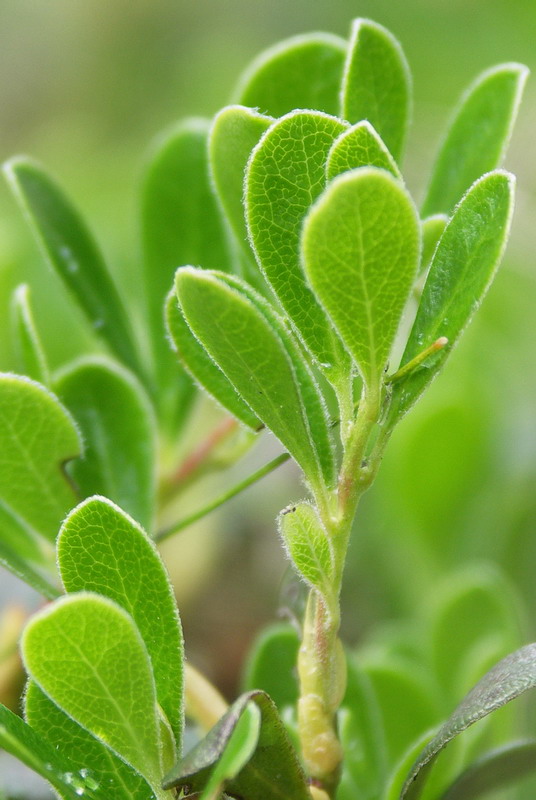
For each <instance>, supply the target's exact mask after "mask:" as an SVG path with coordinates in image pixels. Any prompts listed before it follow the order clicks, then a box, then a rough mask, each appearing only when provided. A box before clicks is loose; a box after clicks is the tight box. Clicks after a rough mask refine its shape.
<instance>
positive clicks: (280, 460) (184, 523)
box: [154, 453, 290, 543]
mask: <svg viewBox="0 0 536 800" xmlns="http://www.w3.org/2000/svg"><path fill="white" fill-rule="evenodd" d="M289 458H290V456H289V454H288V453H281V455H279V456H277V457H276V458H273V459H272V460H271V461H269V462H268V464H265V465H264V467H261V468H260V469H258V470H257V471H256V472H254V473H253V474H252V475H249V476H248V477H247V478H244V480H243V481H240V483H237V484H236V486H233V487H232V489H228V490H227V491H226V492H224V493H223V494H221V495H220V496H219V497H217V498H216V499H215V500H213V501H212V502H211V503H208V504H207V505H206V506H203V508H200V509H199V510H198V511H194V513H193V514H189V515H188V516H187V517H184V519H181V520H179V521H178V522H175V523H174V524H173V525H170V526H169V527H168V528H163V529H162V530H160V531H158V533H157V534H156V535H155V537H154V541H155V542H157V543H158V542H163V541H165V540H166V539H169V537H170V536H173V535H174V534H175V533H179V532H180V531H182V530H184V528H187V527H188V526H189V525H192V524H193V523H194V522H197V520H199V519H202V518H203V517H206V516H207V514H210V512H211V511H214V510H215V509H216V508H219V507H220V506H222V505H223V504H224V503H226V502H227V501H228V500H230V499H231V498H232V497H236V495H237V494H240V492H243V491H244V489H247V488H248V487H249V486H252V485H253V484H254V483H257V481H259V480H260V479H261V478H264V476H265V475H268V474H269V473H270V472H273V471H274V469H277V467H279V466H280V465H281V464H284V463H285V461H288V460H289Z"/></svg>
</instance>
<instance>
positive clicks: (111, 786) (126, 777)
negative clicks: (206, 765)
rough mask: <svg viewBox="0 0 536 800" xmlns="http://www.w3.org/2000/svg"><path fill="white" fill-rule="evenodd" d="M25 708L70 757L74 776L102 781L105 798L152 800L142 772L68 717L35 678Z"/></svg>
mask: <svg viewBox="0 0 536 800" xmlns="http://www.w3.org/2000/svg"><path fill="white" fill-rule="evenodd" d="M24 711H25V718H26V721H27V722H28V723H29V725H30V726H31V728H32V730H33V731H35V732H36V733H37V734H38V735H41V736H42V737H43V738H45V739H46V741H47V742H48V744H49V745H51V746H52V747H53V748H54V749H55V751H56V752H61V753H62V755H64V756H65V757H66V758H68V759H69V761H70V762H71V764H72V767H71V773H72V774H73V775H76V774H77V773H78V775H79V776H83V777H84V778H85V781H86V782H87V781H88V779H89V780H90V781H91V780H93V781H94V782H95V783H96V784H97V783H98V787H99V789H98V796H99V797H102V798H103V800H107V798H109V797H110V796H112V797H113V798H114V800H152V798H153V793H152V791H151V789H150V788H149V785H148V783H147V782H146V781H145V780H144V779H143V778H142V777H141V775H138V773H137V772H134V770H133V769H132V768H131V767H129V766H128V765H127V764H125V762H124V761H122V760H121V759H120V758H118V757H117V756H116V755H115V754H114V753H112V751H111V750H109V749H108V748H107V747H106V746H105V745H104V744H102V742H100V741H99V740H98V739H96V738H95V737H94V736H92V735H91V734H90V733H89V732H88V731H87V730H86V729H85V728H82V727H81V726H80V725H78V723H77V722H75V721H74V720H73V719H71V718H70V717H68V716H67V714H65V713H64V712H63V711H62V710H61V709H59V708H58V706H56V705H55V704H54V703H53V702H52V700H50V699H49V698H48V697H47V696H46V694H44V692H42V691H41V689H40V688H39V687H38V686H37V684H36V683H34V682H33V681H29V682H28V686H27V687H26V691H25V693H24ZM88 765H91V769H88ZM100 787H102V788H100ZM75 788H76V787H75ZM102 792H104V795H103V794H102Z"/></svg>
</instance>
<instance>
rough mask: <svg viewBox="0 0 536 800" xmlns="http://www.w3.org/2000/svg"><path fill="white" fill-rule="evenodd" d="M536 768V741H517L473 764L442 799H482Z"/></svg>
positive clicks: (513, 782)
mask: <svg viewBox="0 0 536 800" xmlns="http://www.w3.org/2000/svg"><path fill="white" fill-rule="evenodd" d="M533 772H536V742H535V741H528V742H514V743H512V744H509V745H507V746H506V747H502V748H501V749H500V750H494V751H493V752H491V753H487V754H486V755H485V756H483V757H482V758H480V759H479V760H478V761H476V762H475V763H474V764H472V765H471V766H470V767H469V768H468V769H467V770H466V771H465V772H464V773H462V774H461V775H460V777H459V778H458V779H457V780H456V781H455V782H454V783H453V784H452V786H450V787H449V789H447V791H446V792H445V794H443V795H442V797H441V800H478V798H479V797H486V796H487V795H488V794H490V793H491V792H496V791H497V790H498V789H503V788H504V787H507V786H510V785H512V784H515V783H517V782H518V781H520V780H522V779H523V778H525V777H527V775H531V774H532V773H533Z"/></svg>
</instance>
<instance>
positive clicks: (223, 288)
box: [176, 268, 334, 487]
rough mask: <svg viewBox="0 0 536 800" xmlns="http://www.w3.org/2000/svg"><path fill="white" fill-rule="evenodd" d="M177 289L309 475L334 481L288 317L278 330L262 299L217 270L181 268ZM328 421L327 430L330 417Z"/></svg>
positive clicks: (214, 350) (203, 338)
mask: <svg viewBox="0 0 536 800" xmlns="http://www.w3.org/2000/svg"><path fill="white" fill-rule="evenodd" d="M176 291H177V296H178V298H179V302H180V304H181V307H182V309H183V312H184V315H185V317H186V321H187V322H188V324H189V325H190V327H191V328H192V330H193V332H194V333H195V335H196V337H197V338H198V339H199V340H200V342H201V343H202V344H203V346H204V347H206V349H207V351H208V352H209V354H210V356H211V357H212V358H213V359H214V360H215V362H216V363H217V364H218V366H219V367H220V368H221V369H222V371H223V372H224V373H225V374H226V375H227V377H228V379H229V380H230V381H231V383H232V384H233V385H234V386H235V388H236V390H237V392H239V393H240V395H241V396H242V397H243V398H244V400H245V401H246V402H247V403H248V405H249V406H250V407H251V409H252V410H253V411H254V413H256V414H257V415H258V417H259V419H261V420H262V421H263V422H264V423H265V424H266V425H267V426H268V427H269V428H270V429H271V430H272V431H273V433H274V434H275V435H276V436H277V437H278V438H279V439H280V441H281V442H282V443H283V446H284V447H285V448H287V449H288V450H289V452H290V453H291V454H292V456H293V457H294V458H295V459H296V461H297V462H298V464H300V466H301V467H302V469H303V471H304V472H305V474H306V475H307V477H308V479H309V480H311V481H312V482H313V483H315V484H316V485H317V487H318V481H320V480H322V479H324V480H326V482H328V484H329V485H331V482H332V481H333V479H334V476H333V459H332V457H331V458H329V454H328V453H324V459H323V462H322V463H321V462H320V459H319V453H318V451H317V448H316V446H315V442H314V439H313V437H312V436H311V431H310V429H309V421H308V419H307V415H306V414H305V412H304V406H303V398H302V388H301V387H300V385H299V383H298V381H297V380H296V373H295V370H294V368H293V364H292V362H291V360H290V358H289V355H288V352H287V350H286V348H285V346H284V344H283V342H282V340H281V335H284V333H285V332H284V327H283V323H282V322H280V323H279V326H278V327H279V329H280V330H274V328H273V326H272V324H270V323H271V320H267V318H266V317H265V316H264V315H263V314H262V313H261V311H259V306H258V305H254V304H253V303H252V302H251V300H250V299H249V298H248V297H246V296H245V294H241V293H239V292H238V291H237V290H236V289H235V288H232V287H231V286H229V285H226V284H225V283H224V282H223V280H221V279H220V277H219V276H217V275H215V274H214V273H207V272H206V271H200V270H194V269H193V268H184V269H181V270H179V271H178V272H177V277H176ZM261 301H262V298H261V299H260V300H259V304H260V303H261ZM311 382H312V378H311ZM308 388H310V387H308ZM317 391H318V390H317ZM324 424H325V426H326V430H327V422H326V420H325V419H324ZM326 456H327V457H328V458H326Z"/></svg>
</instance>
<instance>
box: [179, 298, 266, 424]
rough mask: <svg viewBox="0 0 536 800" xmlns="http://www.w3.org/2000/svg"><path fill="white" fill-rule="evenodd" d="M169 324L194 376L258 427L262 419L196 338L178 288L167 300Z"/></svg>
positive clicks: (225, 405) (235, 413)
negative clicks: (183, 309)
mask: <svg viewBox="0 0 536 800" xmlns="http://www.w3.org/2000/svg"><path fill="white" fill-rule="evenodd" d="M166 325H167V329H168V333H169V337H170V339H171V343H172V345H173V347H174V348H175V351H176V353H177V356H178V358H179V360H180V362H181V363H182V365H183V366H184V368H185V369H187V370H188V372H189V373H190V375H191V376H192V378H194V380H195V381H196V382H197V383H198V384H199V385H200V386H202V388H203V389H205V391H207V392H208V393H209V394H210V395H211V397H213V398H214V400H216V402H217V403H219V404H220V405H222V406H223V408H225V409H226V410H227V411H229V413H231V414H232V415H233V416H234V417H236V418H237V419H239V420H240V422H243V423H244V425H247V426H248V428H251V429H252V430H258V429H259V428H260V427H261V425H262V423H261V422H260V421H259V420H258V419H257V417H256V416H255V414H254V413H253V411H252V410H251V409H250V407H249V406H248V405H247V404H246V403H245V402H244V401H243V399H242V398H241V397H240V395H239V394H238V393H237V391H236V389H235V388H234V386H233V384H232V383H231V382H230V381H229V380H228V379H227V378H226V376H225V375H224V373H223V372H222V371H221V369H220V368H219V367H218V366H217V365H216V364H215V363H214V361H213V360H212V358H211V357H210V356H209V354H208V353H207V351H206V350H205V348H204V347H203V345H202V344H200V343H199V341H198V340H197V339H196V338H195V336H194V334H193V333H192V331H191V329H190V328H189V326H188V323H187V322H186V320H185V319H184V316H183V314H182V312H181V309H180V307H179V303H178V299H177V295H176V293H175V291H174V290H172V291H171V292H170V293H169V295H168V299H167V301H166Z"/></svg>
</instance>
